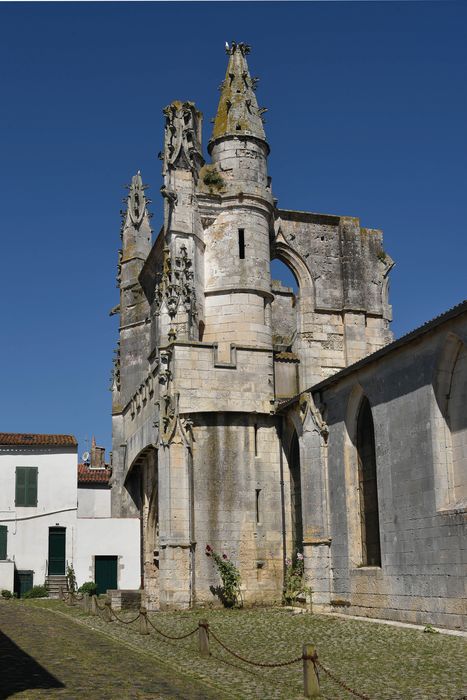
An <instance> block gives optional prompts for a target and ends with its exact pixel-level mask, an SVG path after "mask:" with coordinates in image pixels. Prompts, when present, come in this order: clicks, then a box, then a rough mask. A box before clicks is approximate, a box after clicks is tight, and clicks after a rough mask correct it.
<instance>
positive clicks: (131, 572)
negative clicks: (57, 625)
mask: <svg viewBox="0 0 467 700" xmlns="http://www.w3.org/2000/svg"><path fill="white" fill-rule="evenodd" d="M92 456H94V458H95V461H96V457H97V458H99V459H98V460H97V466H94V465H93V462H92V459H91V464H90V465H87V464H84V465H80V466H79V470H78V460H77V442H76V439H75V438H74V437H73V436H72V435H38V434H22V433H0V589H7V590H9V591H13V590H15V591H16V592H18V593H19V594H20V595H21V594H23V593H24V592H25V591H26V590H28V589H29V588H31V587H32V586H33V585H41V584H44V583H47V584H48V585H49V588H50V590H51V591H53V590H54V589H55V590H56V589H57V588H58V587H59V586H61V585H64V582H65V579H64V576H65V573H66V566H67V564H69V565H72V566H73V568H74V570H75V574H76V578H77V582H78V584H81V583H84V582H85V581H90V580H96V582H97V583H98V585H99V588H100V590H106V589H107V588H131V589H135V588H139V585H140V559H139V530H140V526H139V519H138V518H121V519H118V518H111V517H110V487H109V477H110V473H111V472H110V469H109V468H107V467H106V465H105V464H104V463H103V450H102V449H101V448H97V447H96V446H95V443H94V442H93V449H92Z"/></svg>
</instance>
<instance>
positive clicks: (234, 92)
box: [210, 41, 266, 144]
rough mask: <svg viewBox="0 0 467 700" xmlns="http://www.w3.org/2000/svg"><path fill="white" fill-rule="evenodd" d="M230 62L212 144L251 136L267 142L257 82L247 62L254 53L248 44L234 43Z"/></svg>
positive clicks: (230, 48) (223, 85) (222, 90)
mask: <svg viewBox="0 0 467 700" xmlns="http://www.w3.org/2000/svg"><path fill="white" fill-rule="evenodd" d="M226 51H227V53H228V55H229V62H228V65H227V71H226V74H225V80H224V82H223V83H222V85H221V96H220V100H219V106H218V108H217V114H216V118H215V120H214V129H213V132H212V137H211V142H210V143H211V144H212V142H213V141H215V140H216V139H218V138H221V137H222V136H227V135H229V136H238V135H241V134H248V135H252V136H256V137H257V138H259V139H262V140H263V141H265V140H266V136H265V133H264V128H263V119H262V116H261V115H262V111H261V110H260V109H258V102H257V100H256V95H255V87H256V82H257V79H256V78H251V76H250V72H249V70H248V64H247V62H246V58H245V57H246V56H247V54H249V53H250V47H249V46H248V44H244V43H239V44H237V43H236V42H235V41H232V43H231V45H230V46H229V48H228V50H227V48H226Z"/></svg>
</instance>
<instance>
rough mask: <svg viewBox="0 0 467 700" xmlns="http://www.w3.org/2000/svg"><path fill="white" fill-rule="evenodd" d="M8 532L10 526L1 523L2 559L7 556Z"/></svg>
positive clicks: (0, 556) (0, 542)
mask: <svg viewBox="0 0 467 700" xmlns="http://www.w3.org/2000/svg"><path fill="white" fill-rule="evenodd" d="M7 534H8V528H7V526H6V525H0V559H6V556H7V546H6V541H7Z"/></svg>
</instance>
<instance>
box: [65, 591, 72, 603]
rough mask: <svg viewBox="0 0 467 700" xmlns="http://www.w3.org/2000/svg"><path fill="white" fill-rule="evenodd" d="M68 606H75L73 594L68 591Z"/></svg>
mask: <svg viewBox="0 0 467 700" xmlns="http://www.w3.org/2000/svg"><path fill="white" fill-rule="evenodd" d="M66 604H67V605H69V606H70V607H71V606H72V605H73V593H72V592H71V591H68V596H67V599H66Z"/></svg>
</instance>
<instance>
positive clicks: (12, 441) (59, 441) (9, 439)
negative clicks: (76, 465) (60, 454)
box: [0, 433, 78, 447]
mask: <svg viewBox="0 0 467 700" xmlns="http://www.w3.org/2000/svg"><path fill="white" fill-rule="evenodd" d="M0 445H21V446H24V445H59V446H60V447H77V446H78V442H77V440H76V438H75V437H74V435H43V434H41V433H0Z"/></svg>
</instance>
